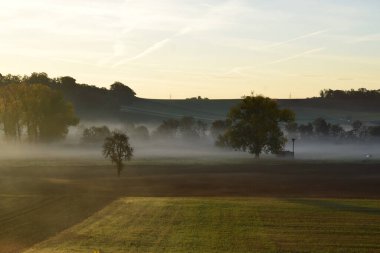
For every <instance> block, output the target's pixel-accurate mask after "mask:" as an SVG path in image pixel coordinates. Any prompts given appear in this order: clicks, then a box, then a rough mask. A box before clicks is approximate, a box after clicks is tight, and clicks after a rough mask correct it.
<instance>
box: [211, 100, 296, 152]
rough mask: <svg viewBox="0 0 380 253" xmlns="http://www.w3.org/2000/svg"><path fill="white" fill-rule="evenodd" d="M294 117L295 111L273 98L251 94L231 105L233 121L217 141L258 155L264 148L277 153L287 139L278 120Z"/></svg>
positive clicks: (230, 119)
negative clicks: (238, 102)
mask: <svg viewBox="0 0 380 253" xmlns="http://www.w3.org/2000/svg"><path fill="white" fill-rule="evenodd" d="M294 118H295V115H294V113H293V112H292V111H290V110H287V109H284V110H281V109H279V108H278V104H277V102H276V101H274V100H272V99H270V98H266V97H263V96H248V97H245V98H244V99H243V100H242V101H241V103H240V104H238V105H237V106H235V107H233V108H231V110H230V112H229V115H228V117H227V120H228V121H229V122H230V124H229V126H228V128H227V131H226V132H225V134H224V135H221V136H220V137H219V140H218V142H220V143H224V144H225V145H227V146H231V147H232V148H234V149H236V150H243V151H248V152H249V153H251V154H254V155H255V157H256V158H259V156H260V154H261V153H262V152H265V153H274V154H276V153H279V152H280V151H282V150H283V148H284V146H285V142H286V138H285V137H284V134H283V133H282V131H281V129H280V126H279V123H280V122H285V123H289V122H292V121H294Z"/></svg>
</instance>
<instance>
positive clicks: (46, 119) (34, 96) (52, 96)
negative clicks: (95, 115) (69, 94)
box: [0, 84, 79, 141]
mask: <svg viewBox="0 0 380 253" xmlns="http://www.w3.org/2000/svg"><path fill="white" fill-rule="evenodd" d="M78 122H79V120H78V118H77V117H76V116H75V113H74V108H73V106H72V105H71V103H69V102H67V101H66V100H65V99H64V98H63V96H62V94H61V93H60V92H59V91H55V90H52V89H50V88H49V87H47V86H45V85H41V84H34V85H28V84H9V85H6V86H3V87H1V88H0V123H1V124H2V125H3V129H4V134H5V136H6V137H7V138H9V139H18V140H21V138H22V135H23V133H24V132H25V131H24V130H26V134H27V137H28V139H29V140H30V141H54V140H58V139H62V138H64V137H65V136H66V135H67V133H68V127H69V126H74V125H76V124H78Z"/></svg>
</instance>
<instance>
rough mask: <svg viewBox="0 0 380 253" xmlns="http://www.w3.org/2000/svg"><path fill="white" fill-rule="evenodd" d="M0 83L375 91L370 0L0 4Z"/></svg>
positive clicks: (374, 15)
mask: <svg viewBox="0 0 380 253" xmlns="http://www.w3.org/2000/svg"><path fill="white" fill-rule="evenodd" d="M0 4H1V5H0V6H1V8H0V73H2V74H8V73H11V74H19V75H24V74H30V73H32V72H46V73H48V74H49V76H50V77H59V76H72V77H74V78H76V79H77V82H78V83H87V84H92V85H96V86H99V87H109V86H110V85H111V84H112V83H113V82H114V81H120V82H122V83H124V84H126V85H128V86H130V87H131V88H132V89H133V90H134V91H135V92H136V93H137V95H138V96H139V97H145V98H161V99H165V98H167V99H169V98H173V99H181V98H188V97H194V96H202V97H208V98H214V99H216V98H240V97H242V96H244V95H249V94H251V93H254V94H261V95H265V96H268V97H272V98H289V97H291V98H304V97H313V96H318V94H319V91H320V90H322V89H327V88H331V89H351V88H354V89H357V88H361V87H364V88H367V89H379V88H380V15H379V13H380V1H378V0H260V1H259V0H258V1H256V0H218V1H217V0H159V1H157V0H33V1H30V0H12V1H8V0H0Z"/></svg>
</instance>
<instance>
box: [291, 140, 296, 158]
mask: <svg viewBox="0 0 380 253" xmlns="http://www.w3.org/2000/svg"><path fill="white" fill-rule="evenodd" d="M292 142H293V158H294V157H295V154H294V143H295V142H296V138H293V139H292Z"/></svg>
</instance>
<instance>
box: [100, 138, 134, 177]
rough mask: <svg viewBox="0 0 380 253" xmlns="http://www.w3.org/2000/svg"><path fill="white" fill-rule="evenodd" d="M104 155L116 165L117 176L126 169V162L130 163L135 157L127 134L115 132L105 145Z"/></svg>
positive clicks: (106, 140)
mask: <svg viewBox="0 0 380 253" xmlns="http://www.w3.org/2000/svg"><path fill="white" fill-rule="evenodd" d="M103 155H104V157H105V158H108V159H110V160H111V162H112V163H115V164H116V169H117V175H118V176H120V173H121V171H122V169H123V167H124V163H123V162H124V161H130V160H131V159H132V156H133V148H132V147H131V145H130V144H129V137H128V136H127V135H126V134H123V133H118V132H113V133H112V135H111V136H109V137H107V138H106V139H105V141H104V144H103Z"/></svg>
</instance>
